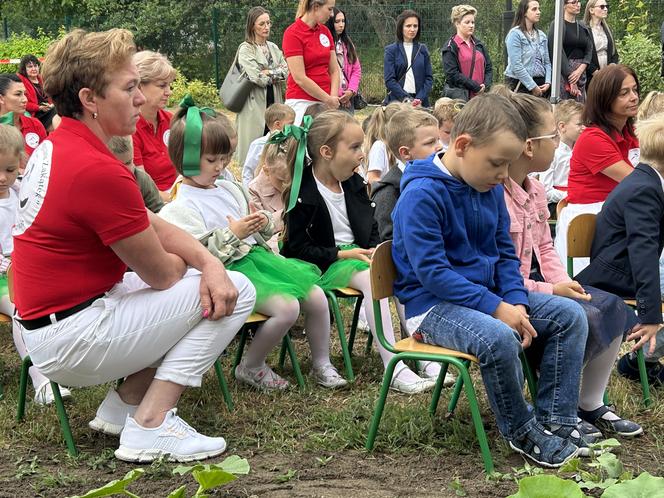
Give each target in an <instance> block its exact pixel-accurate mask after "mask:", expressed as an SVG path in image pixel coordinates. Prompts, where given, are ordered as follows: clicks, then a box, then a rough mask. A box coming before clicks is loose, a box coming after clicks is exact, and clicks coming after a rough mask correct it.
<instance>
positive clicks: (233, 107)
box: [219, 48, 255, 112]
mask: <svg viewBox="0 0 664 498" xmlns="http://www.w3.org/2000/svg"><path fill="white" fill-rule="evenodd" d="M239 52H240V49H239V48H238V50H237V52H235V58H234V59H233V64H232V65H231V68H230V69H229V71H228V74H227V75H226V77H225V78H224V82H223V83H222V84H221V88H220V89H219V97H220V98H221V102H222V103H223V104H224V106H225V107H226V109H228V110H229V111H232V112H240V111H241V110H242V108H243V107H244V104H245V102H246V101H247V98H249V93H251V90H252V89H253V88H254V86H255V85H254V84H253V83H252V82H251V81H250V80H249V78H248V77H247V74H246V73H245V72H244V71H243V70H242V69H241V68H240V65H239V64H238V61H237V58H238V54H239Z"/></svg>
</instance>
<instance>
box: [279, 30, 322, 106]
mask: <svg viewBox="0 0 664 498" xmlns="http://www.w3.org/2000/svg"><path fill="white" fill-rule="evenodd" d="M281 46H282V49H283V51H284V56H285V57H286V58H288V57H293V56H298V55H301V56H302V58H303V59H304V72H305V74H306V75H307V76H308V77H309V78H311V79H312V80H313V81H314V83H316V84H317V85H318V86H319V87H321V88H322V90H323V91H324V92H325V93H328V94H329V93H330V90H331V88H332V79H331V78H330V74H329V72H328V68H329V65H330V52H333V51H334V43H333V41H332V33H330V30H329V29H327V27H326V26H323V25H322V24H318V25H317V26H315V27H313V28H310V27H309V26H308V25H307V24H306V23H305V22H304V21H302V19H298V20H297V21H295V22H294V23H293V24H291V25H290V26H288V28H286V31H284V39H283V42H282V44H281ZM286 98H287V99H305V100H318V99H316V98H314V97H312V96H311V95H309V94H308V93H307V92H305V91H304V90H302V88H300V87H299V86H298V85H297V83H295V80H294V79H293V77H292V76H291V75H290V74H289V75H288V82H287V85H286Z"/></svg>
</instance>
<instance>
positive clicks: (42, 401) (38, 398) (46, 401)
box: [35, 380, 71, 406]
mask: <svg viewBox="0 0 664 498" xmlns="http://www.w3.org/2000/svg"><path fill="white" fill-rule="evenodd" d="M60 396H62V399H66V398H71V391H70V390H69V389H67V388H66V387H62V386H60ZM54 401H55V396H54V395H53V389H52V388H51V381H49V380H46V381H44V382H42V384H41V385H40V386H39V387H38V388H37V389H36V390H35V403H37V404H38V405H41V406H45V405H50V404H51V403H53V402H54Z"/></svg>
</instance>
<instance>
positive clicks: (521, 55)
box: [505, 26, 551, 90]
mask: <svg viewBox="0 0 664 498" xmlns="http://www.w3.org/2000/svg"><path fill="white" fill-rule="evenodd" d="M537 34H538V35H539V41H538V42H536V43H533V42H531V41H530V39H528V37H527V36H526V35H525V33H524V32H523V31H521V29H520V28H519V27H518V26H515V27H514V28H512V29H510V31H509V33H507V36H506V37H505V45H506V47H507V67H506V68H505V76H508V77H510V78H514V79H517V80H519V81H521V84H522V85H524V86H525V87H526V88H527V89H528V90H532V89H533V88H535V87H536V86H537V84H536V83H535V80H533V77H532V74H533V70H534V61H535V54H536V53H537V51H539V53H540V57H541V58H542V63H543V64H544V69H545V70H546V75H545V79H544V81H545V83H551V60H550V59H549V50H548V48H547V38H546V35H545V34H544V32H543V31H540V30H539V29H538V30H537Z"/></svg>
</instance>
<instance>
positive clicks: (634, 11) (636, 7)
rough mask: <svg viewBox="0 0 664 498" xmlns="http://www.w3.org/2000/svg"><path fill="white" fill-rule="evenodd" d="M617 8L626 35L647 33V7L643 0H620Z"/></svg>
mask: <svg viewBox="0 0 664 498" xmlns="http://www.w3.org/2000/svg"><path fill="white" fill-rule="evenodd" d="M617 10H618V13H619V18H620V21H621V23H622V24H623V25H624V27H625V32H626V33H627V34H628V35H633V34H637V33H641V34H643V35H645V34H647V33H648V31H649V27H648V25H649V22H648V7H647V5H646V3H645V2H644V1H643V0H636V1H635V0H620V1H619V2H618V9H617Z"/></svg>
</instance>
